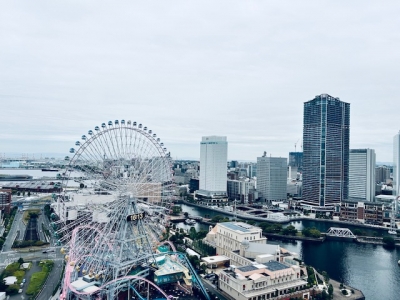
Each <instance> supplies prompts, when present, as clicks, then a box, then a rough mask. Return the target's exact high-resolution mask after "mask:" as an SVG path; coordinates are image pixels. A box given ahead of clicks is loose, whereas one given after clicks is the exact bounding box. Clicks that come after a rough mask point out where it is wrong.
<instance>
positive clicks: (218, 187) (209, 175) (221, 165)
mask: <svg viewBox="0 0 400 300" xmlns="http://www.w3.org/2000/svg"><path fill="white" fill-rule="evenodd" d="M227 160H228V142H227V141H226V136H204V137H203V138H202V140H201V143H200V178H199V179H200V188H199V190H198V191H197V193H196V195H197V196H199V197H204V198H209V199H218V198H223V197H225V198H226V195H227V193H226V188H227V176H226V173H227Z"/></svg>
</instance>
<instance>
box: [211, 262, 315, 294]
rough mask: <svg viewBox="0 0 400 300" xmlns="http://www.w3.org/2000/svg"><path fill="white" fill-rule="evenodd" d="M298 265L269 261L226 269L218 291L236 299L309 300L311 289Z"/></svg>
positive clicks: (221, 277) (222, 273)
mask: <svg viewBox="0 0 400 300" xmlns="http://www.w3.org/2000/svg"><path fill="white" fill-rule="evenodd" d="M306 287H307V281H306V280H304V279H302V276H301V272H300V267H299V266H297V265H291V266H288V265H286V264H283V263H280V262H277V261H273V260H272V261H269V262H266V263H264V264H252V265H247V266H242V267H238V268H235V267H232V266H231V268H228V269H225V270H223V271H221V272H220V274H219V288H220V289H221V290H222V291H224V292H225V293H227V294H228V295H229V296H231V297H232V298H234V299H236V300H265V299H274V298H277V297H279V296H282V295H285V296H286V297H291V296H293V297H294V296H295V297H302V299H309V297H310V289H306Z"/></svg>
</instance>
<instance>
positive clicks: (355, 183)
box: [349, 149, 376, 202]
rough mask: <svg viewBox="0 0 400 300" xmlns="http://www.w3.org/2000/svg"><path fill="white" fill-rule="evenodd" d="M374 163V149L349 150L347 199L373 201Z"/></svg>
mask: <svg viewBox="0 0 400 300" xmlns="http://www.w3.org/2000/svg"><path fill="white" fill-rule="evenodd" d="M375 164H376V155H375V150H374V149H351V150H350V159H349V200H355V201H371V202H372V201H374V198H375Z"/></svg>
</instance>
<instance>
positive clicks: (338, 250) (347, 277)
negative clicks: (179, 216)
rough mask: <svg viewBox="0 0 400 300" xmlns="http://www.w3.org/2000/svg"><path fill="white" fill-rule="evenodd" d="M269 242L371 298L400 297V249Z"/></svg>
mask: <svg viewBox="0 0 400 300" xmlns="http://www.w3.org/2000/svg"><path fill="white" fill-rule="evenodd" d="M182 209H183V211H187V212H189V214H191V215H199V216H204V214H211V215H212V216H213V215H217V214H220V213H219V212H218V211H217V212H214V211H211V212H210V211H209V210H206V209H203V208H196V207H190V206H186V205H182ZM292 224H293V225H294V226H295V227H296V228H297V229H298V230H301V229H303V228H304V227H316V228H317V229H319V230H320V231H322V232H326V231H327V230H328V229H329V227H339V226H337V225H341V226H340V227H346V228H349V229H350V230H354V229H355V228H356V227H355V226H354V225H351V224H349V225H348V226H347V225H346V226H343V224H335V223H322V222H315V221H303V222H299V221H297V222H293V223H292ZM196 225H198V226H199V227H198V228H202V225H200V224H196ZM195 228H196V227H195ZM206 228H208V226H206ZM188 229H190V226H189V227H188ZM196 230H197V228H196ZM362 230H364V231H367V232H368V234H376V233H377V234H379V235H386V230H378V231H376V230H370V229H362ZM268 242H269V243H271V244H280V245H281V246H282V247H284V248H286V249H288V250H289V251H292V252H296V253H299V255H300V257H301V259H303V260H304V262H305V263H306V264H309V265H312V266H314V267H315V268H316V269H317V270H319V271H326V272H328V274H329V276H330V277H331V278H333V279H335V280H338V281H340V282H343V283H344V284H346V285H349V286H352V287H354V288H357V289H360V290H361V291H362V292H363V293H364V295H365V298H366V299H368V300H375V299H385V300H386V299H387V300H398V299H400V296H399V295H400V284H399V283H400V267H399V266H398V264H397V261H398V260H399V259H400V249H394V250H388V249H385V248H384V247H382V246H379V245H371V244H357V243H353V242H347V241H336V240H334V241H325V242H323V243H316V242H303V241H297V243H292V242H284V241H276V240H275V241H274V240H271V239H269V241H268Z"/></svg>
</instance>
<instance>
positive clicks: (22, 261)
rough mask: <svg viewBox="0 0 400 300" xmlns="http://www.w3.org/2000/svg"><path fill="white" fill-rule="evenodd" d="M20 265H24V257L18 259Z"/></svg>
mask: <svg viewBox="0 0 400 300" xmlns="http://www.w3.org/2000/svg"><path fill="white" fill-rule="evenodd" d="M18 263H19V264H20V265H22V264H23V263H24V259H23V258H22V257H20V258H19V259H18Z"/></svg>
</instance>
